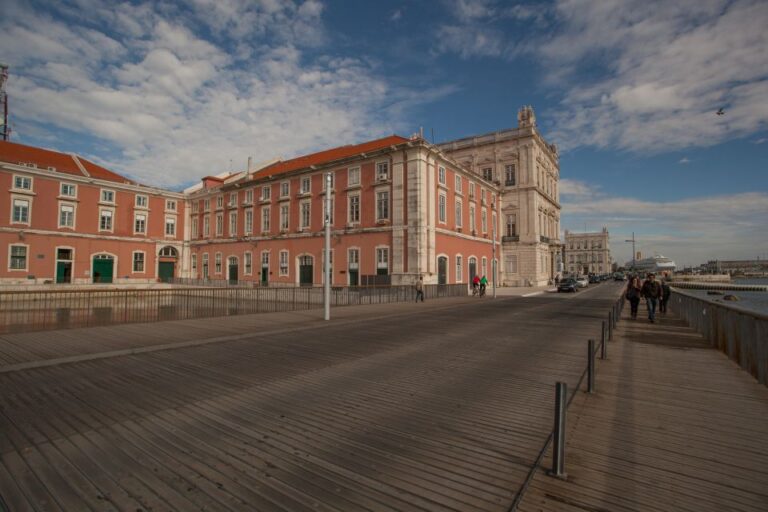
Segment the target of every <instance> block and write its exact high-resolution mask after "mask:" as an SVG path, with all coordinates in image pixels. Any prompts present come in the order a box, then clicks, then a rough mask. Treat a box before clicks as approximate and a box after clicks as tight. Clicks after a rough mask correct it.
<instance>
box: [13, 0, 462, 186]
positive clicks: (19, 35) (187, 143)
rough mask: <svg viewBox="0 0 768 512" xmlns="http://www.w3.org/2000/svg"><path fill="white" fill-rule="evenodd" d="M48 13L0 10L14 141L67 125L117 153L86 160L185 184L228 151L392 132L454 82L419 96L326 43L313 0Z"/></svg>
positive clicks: (20, 6) (301, 147) (18, 7)
mask: <svg viewBox="0 0 768 512" xmlns="http://www.w3.org/2000/svg"><path fill="white" fill-rule="evenodd" d="M4 8H5V6H4ZM52 9H54V11H53V14H50V12H49V11H45V10H37V9H35V7H34V4H32V5H29V4H26V3H22V2H9V4H8V9H7V11H6V12H7V15H4V16H3V18H2V20H0V48H3V53H4V56H3V58H4V59H7V60H8V61H9V63H10V65H11V80H10V81H9V84H8V89H9V94H10V96H11V97H12V99H13V105H14V110H13V114H14V121H15V125H16V126H15V128H16V133H17V134H18V136H19V137H21V138H16V139H15V140H17V141H19V142H24V137H25V135H26V134H35V136H36V137H38V138H48V137H49V135H48V134H51V133H54V134H55V133H56V132H57V131H58V130H60V129H62V128H63V129H66V130H69V131H74V132H77V133H82V134H85V135H88V136H91V137H95V138H96V139H98V140H100V141H102V143H103V142H106V143H107V144H108V145H109V146H110V147H111V148H113V150H114V149H115V148H116V150H117V152H116V153H115V152H114V151H112V152H111V153H110V152H105V153H103V154H86V156H89V157H91V158H93V159H94V160H96V161H99V162H101V163H103V164H105V165H107V166H108V167H110V168H113V169H115V170H117V171H118V172H123V173H126V174H128V175H130V176H131V177H133V178H135V179H137V180H139V181H142V182H145V183H148V184H153V185H160V186H169V187H180V186H181V185H184V184H187V183H190V182H192V181H196V180H198V179H199V178H200V177H201V176H204V175H208V174H213V173H218V172H221V171H224V170H227V169H228V168H229V162H230V160H232V161H233V162H234V168H235V169H240V168H242V167H244V165H245V162H246V160H247V158H248V156H251V155H252V156H254V158H255V160H256V161H261V160H267V159H270V158H273V157H275V156H281V155H282V156H286V157H289V156H294V155H296V154H299V153H302V152H305V151H311V150H315V149H319V148H326V147H330V146H335V145H340V144H346V143H351V142H355V141H359V140H363V139H365V138H370V137H375V136H380V135H384V134H389V133H393V132H394V131H399V130H402V129H404V123H403V121H402V119H403V118H404V112H405V110H406V109H407V108H408V107H409V106H413V105H415V104H418V103H420V102H428V101H432V100H433V99H435V98H437V97H440V96H441V95H443V94H447V93H449V92H451V88H450V87H443V88H439V89H435V90H433V91H430V93H429V94H419V92H418V91H416V90H411V89H408V88H405V87H403V86H398V85H396V84H393V83H392V82H391V81H389V80H387V79H386V78H384V77H382V76H381V75H379V73H378V71H377V69H376V67H375V65H373V64H371V63H370V62H369V61H367V60H365V59H362V58H361V59H356V58H338V57H336V56H334V55H329V54H326V53H324V51H323V49H324V48H325V46H324V44H325V42H326V40H327V38H328V35H327V33H326V29H325V28H324V24H323V20H322V14H323V9H324V7H323V4H322V3H320V2H318V1H316V0H295V1H290V2H289V1H279V2H278V1H276V0H259V1H248V0H221V1H220V0H216V1H213V0H194V1H192V2H190V3H189V4H188V5H186V6H185V7H184V8H183V9H182V8H177V7H174V6H172V5H170V4H165V3H150V2H146V3H127V2H125V3H116V4H112V3H108V2H103V1H98V0H73V1H72V2H69V3H63V4H61V5H59V6H58V7H54V8H52ZM56 9H58V10H56ZM95 27H98V28H95ZM202 34H205V36H203V35H202ZM310 55H312V57H310ZM371 119H376V121H377V122H376V123H372V122H371ZM49 145H50V146H53V147H57V146H58V145H57V144H56V142H55V138H54V139H53V140H50V142H49ZM57 149H60V150H64V151H71V150H73V148H71V147H67V146H63V145H62V146H58V147H57ZM107 155H108V156H107Z"/></svg>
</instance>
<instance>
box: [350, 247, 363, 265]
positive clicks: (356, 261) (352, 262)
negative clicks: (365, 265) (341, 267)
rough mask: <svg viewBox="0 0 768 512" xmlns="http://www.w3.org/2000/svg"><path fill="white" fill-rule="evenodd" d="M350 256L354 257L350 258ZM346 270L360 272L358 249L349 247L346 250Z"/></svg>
mask: <svg viewBox="0 0 768 512" xmlns="http://www.w3.org/2000/svg"><path fill="white" fill-rule="evenodd" d="M352 254H354V255H355V257H354V258H353V257H352ZM347 268H349V269H352V270H360V248H359V247H350V248H348V249H347Z"/></svg>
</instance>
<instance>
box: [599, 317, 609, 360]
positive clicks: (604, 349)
mask: <svg viewBox="0 0 768 512" xmlns="http://www.w3.org/2000/svg"><path fill="white" fill-rule="evenodd" d="M607 341H608V340H606V339H605V320H603V329H602V331H601V332H600V359H605V358H606V353H607V351H608V349H607V347H606V345H607V343H606V342H607Z"/></svg>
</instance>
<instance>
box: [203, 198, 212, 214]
mask: <svg viewBox="0 0 768 512" xmlns="http://www.w3.org/2000/svg"><path fill="white" fill-rule="evenodd" d="M203 211H204V212H209V211H211V198H210V197H209V198H206V199H203Z"/></svg>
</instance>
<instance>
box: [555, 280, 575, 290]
mask: <svg viewBox="0 0 768 512" xmlns="http://www.w3.org/2000/svg"><path fill="white" fill-rule="evenodd" d="M578 289H579V285H578V283H576V280H575V279H573V278H568V279H563V280H562V281H560V284H559V285H557V291H558V292H574V293H575V292H576V291H577V290H578Z"/></svg>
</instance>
